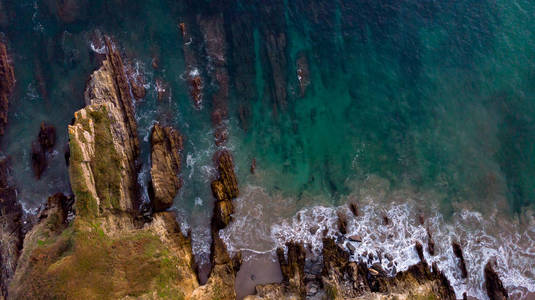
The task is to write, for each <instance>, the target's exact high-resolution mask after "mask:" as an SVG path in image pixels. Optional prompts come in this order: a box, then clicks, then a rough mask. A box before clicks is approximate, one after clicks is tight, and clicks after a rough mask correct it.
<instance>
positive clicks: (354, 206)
mask: <svg viewBox="0 0 535 300" xmlns="http://www.w3.org/2000/svg"><path fill="white" fill-rule="evenodd" d="M349 210H350V211H351V212H352V213H353V216H355V217H358V216H359V206H358V204H357V203H356V202H353V201H351V202H349Z"/></svg>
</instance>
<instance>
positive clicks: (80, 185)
mask: <svg viewBox="0 0 535 300" xmlns="http://www.w3.org/2000/svg"><path fill="white" fill-rule="evenodd" d="M106 42H107V47H108V54H107V57H106V60H105V61H104V62H103V65H102V67H101V68H100V69H99V70H97V71H95V73H93V75H92V76H91V79H90V81H89V83H88V86H87V90H86V92H85V97H86V99H85V100H86V102H87V104H88V105H87V106H86V107H85V108H83V109H81V110H79V111H78V112H76V113H75V120H74V123H73V124H72V125H71V126H69V138H70V153H71V154H70V163H69V175H70V179H71V186H72V191H73V193H74V207H73V209H72V212H71V205H69V201H70V200H69V198H67V197H65V196H63V195H55V196H53V197H50V198H49V200H48V205H47V208H46V209H45V210H44V211H43V212H42V213H41V216H40V221H39V223H38V224H37V225H36V226H34V228H33V229H32V230H31V231H30V232H29V233H28V234H27V235H26V237H25V239H24V247H23V250H22V254H21V257H20V259H19V261H18V265H17V268H16V271H15V275H14V278H13V280H12V281H11V283H10V288H9V298H11V299H34V298H39V299H130V298H132V299H133V298H136V299H231V298H233V297H232V296H229V295H230V294H232V293H233V284H234V276H235V273H236V271H237V268H236V266H237V265H238V264H236V263H235V261H233V260H230V259H226V258H227V257H228V254H226V250H225V249H224V245H223V246H222V245H218V246H215V248H217V249H221V251H219V252H218V255H217V259H216V261H217V264H216V266H215V267H214V270H213V272H212V275H211V276H210V278H209V281H208V283H207V284H206V285H204V286H200V285H199V283H198V280H197V275H196V274H195V271H194V270H195V266H194V261H193V255H192V249H191V240H190V239H189V237H187V236H185V235H183V234H182V231H181V230H180V227H179V225H178V223H177V220H176V217H175V215H174V214H173V213H172V212H158V213H154V214H153V215H152V216H151V218H150V221H148V222H147V221H146V220H145V219H143V218H140V217H139V214H138V213H137V206H136V205H137V204H136V203H137V202H138V201H137V198H136V197H137V195H136V185H137V167H136V159H137V155H138V151H139V150H138V144H139V141H138V138H137V131H136V124H135V119H134V118H133V111H134V110H133V106H132V99H131V97H130V95H131V93H130V90H129V89H130V86H129V85H128V82H127V81H125V80H124V79H125V77H124V71H123V66H122V65H121V57H120V55H119V53H118V51H117V50H116V49H115V48H114V45H113V44H112V43H111V41H110V40H109V39H107V40H106ZM167 133H170V132H167ZM172 139H173V138H172ZM156 140H157V139H156ZM169 143H170V145H174V146H176V145H175V143H178V140H176V139H173V142H169ZM155 146H156V147H157V145H155ZM167 146H169V145H167ZM167 151H168V149H167V148H166V149H165V151H164V150H162V152H160V154H156V155H155V157H154V159H155V160H160V159H162V157H159V158H158V157H157V156H160V155H161V156H164V158H169V157H168V155H171V156H172V154H169V153H167ZM175 154H176V153H175ZM170 159H171V161H173V163H174V164H175V165H174V166H173V168H172V169H173V171H176V168H175V167H177V166H176V164H177V163H178V162H179V161H177V158H176V157H171V158H170ZM69 213H74V218H67V216H68V215H69Z"/></svg>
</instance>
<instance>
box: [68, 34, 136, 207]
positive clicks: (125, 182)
mask: <svg viewBox="0 0 535 300" xmlns="http://www.w3.org/2000/svg"><path fill="white" fill-rule="evenodd" d="M106 45H107V49H108V54H107V56H106V60H104V62H103V63H102V67H101V68H100V69H99V70H97V71H95V72H94V73H93V74H92V75H91V78H90V80H89V83H88V85H87V88H86V91H85V94H84V95H85V101H86V103H87V104H88V106H86V107H85V108H84V109H82V110H79V111H77V112H76V113H75V121H74V124H73V125H71V126H69V140H70V168H69V176H70V179H71V185H72V189H73V191H74V192H75V197H76V199H77V201H76V210H77V213H78V214H79V215H88V214H90V215H99V214H103V213H105V212H106V211H111V210H121V211H125V212H134V211H135V210H137V206H138V204H139V200H138V198H139V197H138V195H139V187H138V183H137V171H138V166H137V162H136V161H137V157H138V154H139V140H138V136H137V125H136V121H135V118H134V109H133V104H132V98H131V97H130V95H131V93H130V87H129V85H128V81H127V79H126V75H125V73H124V68H123V65H122V60H121V56H120V55H119V53H118V52H117V50H116V49H115V48H114V46H113V44H112V43H111V41H110V39H109V38H107V37H106Z"/></svg>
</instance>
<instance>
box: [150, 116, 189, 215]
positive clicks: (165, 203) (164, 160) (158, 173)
mask: <svg viewBox="0 0 535 300" xmlns="http://www.w3.org/2000/svg"><path fill="white" fill-rule="evenodd" d="M151 145H152V150H151V170H150V175H151V182H150V187H151V188H150V191H151V193H150V196H151V203H152V207H153V209H154V211H163V210H166V209H168V208H169V207H171V205H173V200H174V198H175V196H176V195H177V193H178V191H179V189H180V187H181V186H182V180H181V179H180V178H179V174H180V167H181V158H180V152H181V151H182V136H181V135H180V133H179V132H178V131H177V130H176V129H174V128H171V127H163V126H161V125H160V124H158V123H156V124H155V125H154V127H153V128H152V132H151Z"/></svg>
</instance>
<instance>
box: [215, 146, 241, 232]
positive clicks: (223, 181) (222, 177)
mask: <svg viewBox="0 0 535 300" xmlns="http://www.w3.org/2000/svg"><path fill="white" fill-rule="evenodd" d="M216 165H217V170H218V172H219V178H218V179H216V180H214V181H212V193H213V194H214V197H215V198H216V203H215V207H214V217H213V222H212V223H213V226H214V228H215V230H217V231H219V230H220V229H223V228H225V227H226V226H227V225H228V224H229V223H230V221H231V215H232V213H233V212H234V206H233V204H232V199H234V198H236V197H238V194H239V190H238V180H237V179H236V174H234V164H233V162H232V157H231V155H230V153H229V152H228V151H227V150H222V151H220V152H218V153H216Z"/></svg>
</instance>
